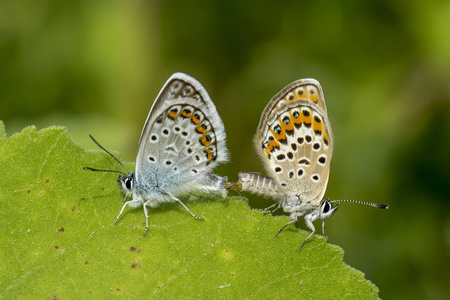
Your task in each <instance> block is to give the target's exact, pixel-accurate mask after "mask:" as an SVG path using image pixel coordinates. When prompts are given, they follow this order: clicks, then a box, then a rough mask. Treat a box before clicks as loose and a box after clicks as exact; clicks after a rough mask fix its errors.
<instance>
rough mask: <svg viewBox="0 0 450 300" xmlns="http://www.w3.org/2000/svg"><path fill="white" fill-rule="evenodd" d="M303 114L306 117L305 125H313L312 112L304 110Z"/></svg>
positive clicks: (304, 119)
mask: <svg viewBox="0 0 450 300" xmlns="http://www.w3.org/2000/svg"><path fill="white" fill-rule="evenodd" d="M302 114H303V116H304V118H303V123H305V125H311V122H312V117H311V112H310V111H309V110H302Z"/></svg>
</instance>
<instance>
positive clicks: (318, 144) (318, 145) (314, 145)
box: [313, 143, 320, 151]
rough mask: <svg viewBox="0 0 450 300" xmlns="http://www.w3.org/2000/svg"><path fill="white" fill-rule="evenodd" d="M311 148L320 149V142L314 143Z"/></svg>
mask: <svg viewBox="0 0 450 300" xmlns="http://www.w3.org/2000/svg"><path fill="white" fill-rule="evenodd" d="M313 149H314V150H316V151H318V150H319V149H320V143H314V144H313Z"/></svg>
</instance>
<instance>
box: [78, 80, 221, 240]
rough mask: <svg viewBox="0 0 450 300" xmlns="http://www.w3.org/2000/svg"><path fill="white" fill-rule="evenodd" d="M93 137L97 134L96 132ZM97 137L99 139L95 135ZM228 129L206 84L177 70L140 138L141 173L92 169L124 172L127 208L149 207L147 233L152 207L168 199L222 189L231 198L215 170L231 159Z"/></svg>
mask: <svg viewBox="0 0 450 300" xmlns="http://www.w3.org/2000/svg"><path fill="white" fill-rule="evenodd" d="M91 138H92V136H91ZM92 139H93V140H94V138H92ZM225 140H226V134H225V128H224V125H223V122H222V120H221V118H220V117H219V114H218V113H217V110H216V107H215V106H214V103H213V102H212V101H211V99H210V98H209V95H208V93H207V92H206V90H205V89H204V88H203V86H202V85H201V84H200V83H199V82H198V81H197V80H195V79H194V78H192V77H190V76H188V75H186V74H183V73H175V74H173V75H172V76H171V77H170V78H169V79H168V80H167V82H166V83H165V85H164V86H163V88H162V89H161V91H160V92H159V94H158V96H157V97H156V100H155V102H154V103H153V105H152V108H151V109H150V112H149V114H148V117H147V120H146V122H145V125H144V128H143V130H142V133H141V137H140V139H139V144H138V151H137V157H136V170H135V173H131V172H129V171H128V170H127V169H126V168H125V166H123V164H122V163H120V161H119V160H118V159H117V158H115V157H114V156H113V155H112V154H111V153H109V152H108V151H107V150H106V149H105V148H103V147H102V146H101V145H100V144H99V143H98V142H97V141H95V140H94V142H95V143H96V144H97V145H98V146H99V147H100V148H102V149H103V150H104V151H106V152H107V153H108V154H109V155H111V156H112V157H113V158H114V159H115V160H116V161H117V162H119V164H120V165H122V167H123V168H124V169H125V170H126V171H127V173H123V172H120V171H113V170H100V169H93V168H89V167H85V169H87V170H92V171H103V172H116V173H119V177H118V184H119V187H120V188H121V189H122V191H123V192H124V193H125V195H126V197H125V199H127V198H128V197H132V200H130V201H126V202H125V204H124V205H123V207H122V210H121V211H120V213H119V215H118V216H117V218H116V222H117V220H118V219H119V217H120V215H121V214H122V213H123V211H124V209H125V207H126V206H131V207H134V208H136V207H140V206H143V208H144V213H145V222H146V226H145V231H144V236H145V234H146V233H147V230H148V211H147V206H148V207H157V206H158V205H159V204H161V203H163V202H178V203H180V204H181V205H182V206H183V207H184V208H185V209H186V210H187V211H188V212H189V213H190V214H191V215H192V216H193V217H195V218H197V219H200V220H203V219H202V218H199V217H197V216H196V215H194V213H192V212H191V211H190V210H189V209H188V208H187V207H186V205H184V203H183V202H181V200H180V199H179V198H178V197H180V196H185V195H189V194H194V193H200V194H203V193H208V194H211V193H217V194H220V195H221V196H222V197H226V195H227V190H226V188H225V184H226V182H227V178H226V177H220V176H217V175H214V174H212V173H211V172H212V170H213V169H214V167H216V166H217V165H218V164H219V163H223V162H226V161H227V160H228V156H229V154H228V150H227V147H226V144H225Z"/></svg>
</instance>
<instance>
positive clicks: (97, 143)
mask: <svg viewBox="0 0 450 300" xmlns="http://www.w3.org/2000/svg"><path fill="white" fill-rule="evenodd" d="M89 137H90V138H91V139H92V140H93V141H94V143H95V144H96V145H97V146H99V148H100V149H102V150H103V151H105V152H106V153H108V154H109V155H110V156H111V157H112V158H114V159H115V160H116V161H117V162H118V163H119V165H121V166H122V168H124V169H125V170H126V171H127V172H128V174H130V173H131V172H130V171H128V169H127V168H126V167H125V166H124V165H123V164H122V163H121V162H120V160H118V159H117V158H116V157H115V156H114V155H112V154H111V153H110V152H109V151H108V150H106V149H105V148H104V147H103V146H102V145H100V144H99V142H97V141H96V140H95V139H94V137H93V136H92V135H89ZM84 169H85V170H90V171H99V172H113V173H119V174H124V175H128V174H125V173H123V172H120V171H114V170H99V169H93V168H89V167H84Z"/></svg>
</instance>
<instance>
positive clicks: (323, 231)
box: [322, 220, 328, 240]
mask: <svg viewBox="0 0 450 300" xmlns="http://www.w3.org/2000/svg"><path fill="white" fill-rule="evenodd" d="M322 235H323V237H324V238H325V239H327V240H328V237H327V236H326V235H325V220H322Z"/></svg>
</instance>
